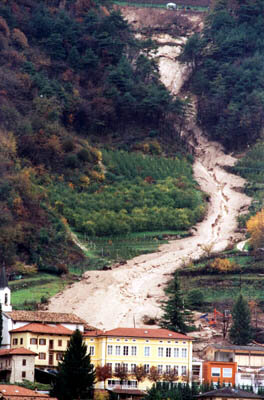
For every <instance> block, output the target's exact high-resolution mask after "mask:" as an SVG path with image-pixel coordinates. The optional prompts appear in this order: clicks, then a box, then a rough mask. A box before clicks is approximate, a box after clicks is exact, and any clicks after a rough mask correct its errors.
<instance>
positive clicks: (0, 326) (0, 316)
mask: <svg viewBox="0 0 264 400" xmlns="http://www.w3.org/2000/svg"><path fill="white" fill-rule="evenodd" d="M2 341H3V314H2V304H1V303H0V347H1V346H2Z"/></svg>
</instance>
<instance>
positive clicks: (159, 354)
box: [158, 347, 163, 357]
mask: <svg viewBox="0 0 264 400" xmlns="http://www.w3.org/2000/svg"><path fill="white" fill-rule="evenodd" d="M158 357H163V347H158Z"/></svg>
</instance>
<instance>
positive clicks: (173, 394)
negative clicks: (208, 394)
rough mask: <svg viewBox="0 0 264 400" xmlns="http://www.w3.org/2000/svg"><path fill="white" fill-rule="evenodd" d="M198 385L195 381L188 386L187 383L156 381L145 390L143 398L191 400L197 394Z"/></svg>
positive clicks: (151, 399) (148, 399)
mask: <svg viewBox="0 0 264 400" xmlns="http://www.w3.org/2000/svg"><path fill="white" fill-rule="evenodd" d="M198 393H199V392H198V387H197V385H196V384H195V383H193V384H192V387H190V385H189V383H187V384H181V383H169V382H158V383H157V384H155V385H153V386H152V387H151V389H149V390H148V391H147V395H146V396H145V397H144V399H145V400H163V399H174V400H192V399H193V396H194V395H198Z"/></svg>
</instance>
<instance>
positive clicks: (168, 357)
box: [84, 328, 192, 394]
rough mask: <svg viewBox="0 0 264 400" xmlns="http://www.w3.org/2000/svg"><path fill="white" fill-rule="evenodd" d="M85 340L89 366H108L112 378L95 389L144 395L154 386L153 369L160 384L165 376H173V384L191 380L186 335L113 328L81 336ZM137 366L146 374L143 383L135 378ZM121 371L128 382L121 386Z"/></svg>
mask: <svg viewBox="0 0 264 400" xmlns="http://www.w3.org/2000/svg"><path fill="white" fill-rule="evenodd" d="M84 339H85V342H86V345H87V347H88V351H89V353H90V355H91V361H92V363H93V364H94V365H95V366H104V365H107V366H108V367H109V369H110V370H111V371H112V377H110V378H108V379H106V381H101V382H98V383H97V385H96V388H98V389H103V388H106V389H108V390H113V389H115V388H118V390H121V391H123V390H125V391H128V390H136V391H137V393H139V392H140V391H142V390H143V391H144V390H146V389H147V388H150V387H151V386H152V384H153V382H152V381H151V380H150V379H148V376H149V375H148V374H149V372H150V370H151V368H152V367H155V370H156V371H157V372H158V374H159V375H160V380H161V379H163V377H164V374H167V377H168V375H173V377H174V381H175V382H177V381H188V380H191V375H192V338H191V337H189V336H187V335H183V334H181V333H177V332H172V331H169V330H167V329H138V328H116V329H112V330H109V331H105V332H104V331H100V330H93V331H88V332H84ZM139 366H143V368H144V370H145V372H146V377H145V379H144V380H143V381H140V380H138V379H137V378H136V375H135V374H134V372H135V370H136V369H137V367H139ZM120 368H122V369H125V371H127V378H126V379H123V380H122V382H121V380H120V379H119V378H118V377H117V376H116V372H117V371H118V370H119V369H120ZM122 393H123V392H122ZM120 394H121V392H120Z"/></svg>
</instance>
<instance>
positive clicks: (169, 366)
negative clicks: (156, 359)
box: [166, 365, 171, 374]
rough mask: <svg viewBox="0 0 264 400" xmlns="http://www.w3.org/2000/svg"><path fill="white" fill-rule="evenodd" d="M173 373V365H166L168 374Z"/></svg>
mask: <svg viewBox="0 0 264 400" xmlns="http://www.w3.org/2000/svg"><path fill="white" fill-rule="evenodd" d="M170 372H171V365H166V374H169V373H170Z"/></svg>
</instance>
